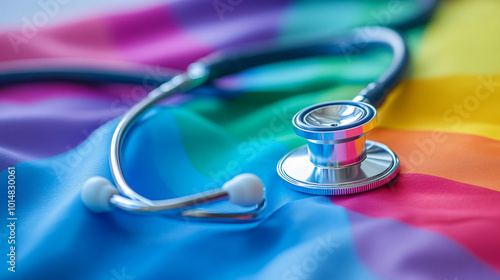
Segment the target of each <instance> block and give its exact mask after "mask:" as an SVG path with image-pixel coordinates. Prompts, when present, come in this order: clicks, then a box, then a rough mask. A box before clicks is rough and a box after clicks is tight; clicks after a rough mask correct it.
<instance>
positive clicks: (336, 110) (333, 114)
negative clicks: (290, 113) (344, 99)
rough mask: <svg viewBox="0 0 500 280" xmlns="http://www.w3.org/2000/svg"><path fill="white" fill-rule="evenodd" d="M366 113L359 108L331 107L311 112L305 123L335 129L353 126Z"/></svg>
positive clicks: (349, 106)
mask: <svg viewBox="0 0 500 280" xmlns="http://www.w3.org/2000/svg"><path fill="white" fill-rule="evenodd" d="M364 115H366V112H365V111H364V110H362V109H361V108H359V107H357V106H351V105H330V106H326V107H324V108H320V109H317V110H314V111H312V112H309V113H308V114H307V115H306V116H305V118H304V119H305V122H306V123H307V124H309V125H312V126H316V127H321V126H323V127H332V126H333V127H335V126H343V125H347V124H351V123H353V122H355V121H358V120H360V119H361V118H362V117H363V116H364Z"/></svg>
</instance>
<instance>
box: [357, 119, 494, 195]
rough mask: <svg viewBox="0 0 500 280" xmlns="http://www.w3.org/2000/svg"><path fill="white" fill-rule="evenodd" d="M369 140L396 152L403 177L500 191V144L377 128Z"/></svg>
mask: <svg viewBox="0 0 500 280" xmlns="http://www.w3.org/2000/svg"><path fill="white" fill-rule="evenodd" d="M367 138H368V139H370V140H374V141H377V142H380V143H383V144H385V145H387V146H388V147H390V148H391V149H393V150H394V152H396V154H397V155H398V157H399V159H400V162H401V172H402V173H420V174H427V175H432V176H437V177H442V178H446V179H450V180H454V181H458V182H462V183H467V184H471V185H476V186H481V187H485V188H488V189H492V190H496V191H500V173H499V172H498V168H499V167H500V142H499V141H496V140H493V139H490V138H485V137H481V136H476V135H469V134H458V133H449V132H437V131H403V130H393V129H386V128H376V129H374V130H373V131H371V132H369V133H368V134H367Z"/></svg>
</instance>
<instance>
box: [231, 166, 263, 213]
mask: <svg viewBox="0 0 500 280" xmlns="http://www.w3.org/2000/svg"><path fill="white" fill-rule="evenodd" d="M222 189H223V190H225V191H226V192H227V193H228V196H229V202H230V203H233V204H236V205H240V206H244V207H249V206H253V205H256V204H259V203H260V202H262V200H264V184H263V183H262V181H261V180H260V178H259V177H257V176H256V175H254V174H250V173H245V174H240V175H238V176H236V177H234V178H233V179H231V180H229V181H228V182H226V183H225V184H224V185H223V186H222Z"/></svg>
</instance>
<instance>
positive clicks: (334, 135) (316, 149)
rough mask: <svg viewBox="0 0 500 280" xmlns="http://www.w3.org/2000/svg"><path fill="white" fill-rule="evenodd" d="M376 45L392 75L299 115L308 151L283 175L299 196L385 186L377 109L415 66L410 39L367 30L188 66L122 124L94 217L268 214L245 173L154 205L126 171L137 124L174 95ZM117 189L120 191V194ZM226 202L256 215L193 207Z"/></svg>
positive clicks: (89, 193)
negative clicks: (388, 58)
mask: <svg viewBox="0 0 500 280" xmlns="http://www.w3.org/2000/svg"><path fill="white" fill-rule="evenodd" d="M375 46H382V47H386V48H389V49H390V50H391V51H392V54H393V60H392V63H391V65H390V66H389V68H388V69H387V70H386V72H385V73H384V74H383V75H382V76H381V77H380V78H379V79H378V80H376V81H374V82H372V83H370V84H369V85H368V86H367V87H365V88H364V89H363V90H362V91H361V92H360V93H359V94H358V95H357V96H356V97H355V98H354V99H353V100H352V101H332V102H326V103H321V104H317V105H314V106H311V107H308V108H305V109H303V110H302V111H300V112H298V113H297V114H296V115H295V117H294V118H293V126H294V128H295V132H296V133H297V135H298V136H300V137H303V138H305V139H306V140H307V141H308V143H307V145H306V146H303V147H300V148H298V149H296V150H293V151H292V152H290V153H289V154H287V155H285V156H284V157H283V158H282V159H281V160H280V161H279V163H278V166H277V170H278V174H279V175H280V176H281V177H282V178H283V179H284V180H286V181H287V182H288V183H289V184H288V185H289V186H291V187H292V188H293V189H295V190H298V191H301V192H305V193H309V194H319V195H340V194H353V193H358V192H362V191H367V190H371V189H373V188H376V187H380V186H382V185H384V184H385V183H387V182H389V181H390V180H391V179H393V178H394V177H395V176H396V174H397V173H398V170H399V160H398V157H397V156H396V154H395V153H394V152H393V151H392V150H391V149H389V148H388V147H387V146H385V145H382V144H380V143H377V142H374V141H367V140H366V136H365V135H366V133H367V132H368V131H369V130H371V129H373V128H374V127H375V125H376V122H377V110H376V109H375V108H376V107H379V106H380V105H381V104H382V103H383V102H384V99H385V97H386V95H387V94H388V93H389V92H391V91H392V90H393V89H394V87H395V86H396V85H397V84H398V83H399V81H400V80H401V79H402V78H403V76H404V73H405V70H406V68H407V65H408V60H409V59H408V50H407V48H406V45H405V42H404V40H403V38H402V37H401V36H400V35H399V34H398V33H397V32H395V31H393V30H390V29H387V28H384V27H365V28H360V29H355V30H354V31H353V32H351V33H348V34H346V35H343V36H339V37H336V38H334V39H333V40H330V41H329V42H326V43H321V44H314V45H303V46H294V47H287V48H278V49H271V50H266V51H257V52H255V51H243V52H241V51H240V52H239V53H224V54H221V53H216V54H212V55H209V56H207V57H205V58H202V59H201V60H199V61H197V62H194V63H192V64H191V65H189V67H188V70H187V71H186V72H185V73H182V74H179V75H177V76H175V77H174V78H172V79H171V80H169V81H168V82H166V83H164V84H162V85H161V86H159V87H158V88H156V89H154V90H153V91H151V92H150V93H149V95H148V96H147V97H146V98H145V99H143V100H142V101H140V102H139V103H137V104H136V105H134V106H133V107H132V108H131V109H130V111H128V112H127V113H126V114H125V115H124V116H123V118H122V119H121V121H120V122H119V123H118V126H117V127H116V130H115V132H114V134H113V137H112V139H111V146H110V150H109V164H110V167H111V173H112V175H113V178H114V181H115V185H113V184H112V183H111V182H110V181H109V180H107V179H105V178H103V177H93V178H90V179H89V180H88V181H87V182H86V183H85V184H84V186H83V189H82V193H81V196H82V200H83V202H84V204H85V205H86V206H87V207H88V208H89V209H90V210H92V211H94V212H106V211H110V210H112V209H113V208H118V209H121V210H124V211H128V212H135V213H137V212H141V213H144V212H154V213H159V214H170V215H180V216H182V217H189V218H201V219H206V218H211V220H212V221H213V220H214V219H216V220H226V221H247V220H253V219H254V218H256V217H257V216H258V215H259V213H261V212H262V210H263V209H264V207H265V196H264V186H263V184H262V181H261V180H260V179H259V178H258V177H257V176H256V175H253V174H241V175H238V176H236V177H235V178H233V179H232V180H230V181H228V182H226V183H225V184H224V185H223V186H222V187H221V188H219V189H215V190H210V191H206V192H202V193H197V194H193V195H189V196H184V197H179V198H174V199H167V200H150V199H148V198H145V197H143V196H141V195H140V194H138V193H137V192H135V191H134V190H133V189H132V187H130V186H129V185H128V183H127V181H126V180H125V177H124V174H123V170H122V167H121V157H120V153H121V148H122V143H123V141H124V138H125V136H126V134H127V131H128V129H129V128H130V127H131V125H132V124H133V123H134V121H135V120H136V119H137V118H138V117H139V116H140V115H141V114H142V113H144V112H145V111H146V110H148V109H149V108H151V107H152V106H153V105H154V104H156V103H157V102H159V101H160V100H163V99H165V98H167V97H169V96H171V95H173V94H175V93H179V92H186V91H189V90H192V89H194V88H196V87H199V86H201V85H204V84H207V83H209V82H212V81H214V80H216V79H219V78H221V77H224V76H226V75H229V74H234V73H237V72H239V71H242V70H244V69H248V68H251V67H255V66H258V65H261V64H266V63H272V62H278V61H282V60H288V59H297V58H303V57H310V56H318V55H331V54H336V55H340V54H343V53H346V52H348V51H353V50H366V49H368V48H373V47H375ZM115 186H116V187H115ZM221 199H227V200H228V202H229V203H232V204H235V205H239V206H242V207H251V210H249V211H246V212H238V213H214V212H209V211H207V210H203V209H201V210H200V209H194V208H193V207H194V206H197V205H200V204H205V203H207V202H212V201H216V200H221Z"/></svg>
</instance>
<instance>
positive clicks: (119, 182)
mask: <svg viewBox="0 0 500 280" xmlns="http://www.w3.org/2000/svg"><path fill="white" fill-rule="evenodd" d="M197 66H198V64H192V65H191V66H190V68H189V69H188V71H187V72H186V73H183V74H179V75H177V76H175V77H174V78H172V79H171V80H170V81H168V82H166V83H164V84H162V85H161V86H160V87H158V88H156V89H154V90H153V91H152V92H150V93H149V94H148V96H147V97H146V98H145V99H143V100H142V101H141V102H139V103H137V104H136V105H134V106H133V107H132V108H131V109H130V110H129V111H128V112H127V113H126V114H125V115H124V116H123V118H122V119H121V121H120V122H119V123H118V125H117V127H116V129H115V132H114V134H113V137H112V139H111V145H110V151H109V162H110V167H111V171H112V175H113V178H114V181H115V184H116V189H117V191H115V189H114V187H113V186H112V185H111V183H110V182H109V181H107V180H105V179H104V178H93V179H91V180H89V181H88V183H87V184H86V186H85V188H84V190H86V191H85V192H82V197H83V198H84V202H86V203H87V206H89V203H90V207H91V208H92V209H93V210H94V211H96V212H103V211H107V210H111V207H115V208H118V209H121V210H124V211H127V212H133V213H153V212H154V213H158V214H168V215H171V216H182V217H190V218H211V221H216V220H223V221H229V220H230V221H233V222H234V221H245V220H248V219H254V218H255V217H256V216H257V215H258V214H259V213H260V212H261V211H262V209H263V208H264V207H265V199H263V189H262V186H261V182H260V180H259V179H255V178H254V177H252V176H251V175H247V174H245V175H243V176H241V175H240V176H239V177H235V178H234V179H233V180H231V181H229V182H227V183H226V184H225V186H223V187H222V188H219V189H215V190H209V191H205V192H201V193H197V194H193V195H188V196H183V197H179V198H172V199H165V200H149V199H147V198H145V197H143V196H141V195H139V194H138V193H137V192H135V191H134V190H133V189H132V188H131V187H130V186H129V185H128V183H127V181H126V180H125V177H124V174H123V170H122V166H121V147H122V143H123V139H124V138H125V136H126V134H127V132H128V129H129V128H130V127H131V125H132V123H133V122H134V121H135V120H136V119H137V118H138V117H139V116H140V115H141V114H142V113H143V112H144V111H146V110H147V109H149V108H151V107H152V106H153V105H154V104H156V103H157V102H158V101H160V100H162V99H164V98H167V97H169V96H171V95H173V94H175V93H178V92H184V91H187V90H189V89H191V88H193V87H196V86H198V85H200V84H202V83H203V82H204V81H205V79H206V73H205V71H204V68H203V67H197ZM235 180H236V182H234V181H235ZM242 184H243V185H242ZM245 191H246V193H245ZM242 192H243V194H247V195H246V197H239V196H241V193H242ZM233 193H234V194H233ZM231 195H232V196H233V200H235V201H233V203H234V204H237V205H241V206H246V207H248V206H252V205H256V206H255V207H254V208H253V209H251V210H249V211H246V212H238V213H213V212H209V211H204V210H196V209H188V208H189V207H192V206H196V205H199V204H204V203H210V202H214V201H217V200H221V199H227V198H229V201H230V202H231V198H230V196H231ZM99 196H100V197H99ZM99 199H101V200H100V201H99ZM94 202H95V203H94Z"/></svg>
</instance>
